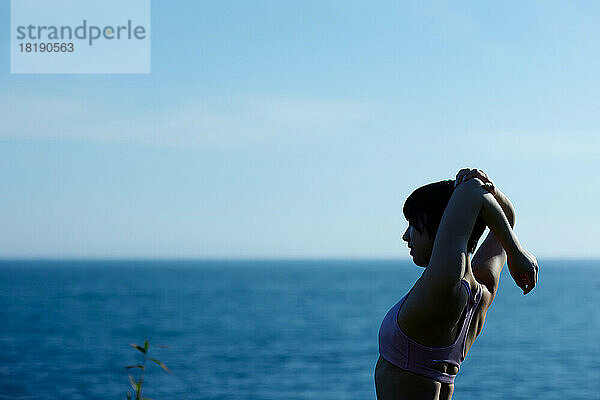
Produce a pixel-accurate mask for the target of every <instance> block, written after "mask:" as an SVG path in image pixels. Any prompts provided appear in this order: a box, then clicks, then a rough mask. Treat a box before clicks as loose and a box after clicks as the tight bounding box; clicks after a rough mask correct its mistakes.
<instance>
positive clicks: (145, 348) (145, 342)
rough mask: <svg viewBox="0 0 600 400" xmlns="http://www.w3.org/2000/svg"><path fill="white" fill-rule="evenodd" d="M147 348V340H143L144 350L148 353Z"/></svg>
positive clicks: (148, 345)
mask: <svg viewBox="0 0 600 400" xmlns="http://www.w3.org/2000/svg"><path fill="white" fill-rule="evenodd" d="M148 347H150V344H149V343H148V340H144V350H146V351H148ZM146 351H145V352H146ZM145 352H144V353H145Z"/></svg>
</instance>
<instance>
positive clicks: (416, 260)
mask: <svg viewBox="0 0 600 400" xmlns="http://www.w3.org/2000/svg"><path fill="white" fill-rule="evenodd" d="M411 256H412V259H413V262H414V263H415V265H416V266H417V267H421V268H425V267H427V263H426V262H423V260H420V259H418V258H416V257H415V256H414V255H413V254H411Z"/></svg>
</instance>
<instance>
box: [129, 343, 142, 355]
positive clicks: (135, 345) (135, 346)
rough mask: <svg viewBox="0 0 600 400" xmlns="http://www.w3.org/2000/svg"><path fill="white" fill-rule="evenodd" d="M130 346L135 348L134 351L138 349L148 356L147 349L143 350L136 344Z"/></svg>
mask: <svg viewBox="0 0 600 400" xmlns="http://www.w3.org/2000/svg"><path fill="white" fill-rule="evenodd" d="M130 346H131V347H133V348H134V349H138V350H139V351H141V352H142V353H144V354H146V349H144V348H142V347H140V346H138V345H137V344H135V343H131V344H130Z"/></svg>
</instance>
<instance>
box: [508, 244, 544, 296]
mask: <svg viewBox="0 0 600 400" xmlns="http://www.w3.org/2000/svg"><path fill="white" fill-rule="evenodd" d="M507 264H508V270H509V271H510V276H512V278H513V280H514V281H515V283H516V284H517V286H518V287H520V288H521V289H522V290H523V294H524V295H525V294H527V293H529V292H531V290H532V289H533V288H534V287H535V284H536V283H537V278H538V270H539V267H538V263H537V259H536V258H535V256H534V255H533V254H531V253H529V252H528V251H526V250H523V249H521V250H520V251H518V252H516V253H515V254H512V255H511V254H509V255H508V261H507Z"/></svg>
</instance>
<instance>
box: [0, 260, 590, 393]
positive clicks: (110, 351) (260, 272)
mask: <svg viewBox="0 0 600 400" xmlns="http://www.w3.org/2000/svg"><path fill="white" fill-rule="evenodd" d="M421 272H422V270H421V269H420V268H417V267H415V266H414V265H412V264H411V263H409V262H408V261H392V260H374V261H368V260H346V261H345V260H337V261H333V260H325V261H318V260H308V261H306V260H279V261H277V260H263V261H260V260H252V261H234V260H229V261H225V260H224V261H208V260H205V261H42V260H39V261H8V260H7V261H2V262H0V320H1V322H2V325H1V328H0V398H1V399H23V400H24V399H73V400H75V399H86V400H89V399H125V398H126V392H127V390H128V388H129V383H128V377H127V374H128V373H130V372H132V371H131V370H127V369H125V366H127V365H131V364H138V363H140V362H141V360H142V354H141V353H140V352H139V351H137V350H135V349H134V348H132V347H131V346H130V343H136V344H138V345H142V344H143V341H144V339H148V340H149V343H150V349H149V357H155V358H157V359H159V360H161V361H162V362H163V363H164V364H166V366H167V367H168V368H169V369H170V370H171V373H167V372H165V371H164V370H162V369H161V368H160V367H159V366H158V365H156V364H154V363H152V362H148V363H147V368H146V373H145V381H144V386H143V388H144V396H145V397H150V398H152V399H155V400H160V399H206V400H208V399H215V400H217V399H218V400H228V399H240V400H267V399H278V400H279V399H286V400H294V399H298V400H300V399H320V400H321V399H323V400H326V399H331V400H338V399H339V400H353V399H356V400H359V399H360V400H363V399H375V388H374V382H373V371H374V367H375V362H376V360H377V357H378V351H377V337H378V331H379V324H380V323H381V320H382V319H383V317H384V315H385V314H386V312H387V310H388V309H389V308H390V307H391V306H392V305H393V304H395V303H396V302H397V301H398V300H399V299H400V298H401V297H402V296H403V295H404V294H405V293H406V291H407V290H408V289H409V288H410V287H411V286H412V284H413V283H414V281H415V280H416V279H417V278H418V276H419V274H420V273H421ZM599 332H600V262H594V261H544V260H540V274H539V281H538V286H537V287H536V288H535V289H534V291H533V292H532V293H530V294H529V295H527V296H523V295H522V293H521V291H520V290H519V289H518V288H517V287H516V286H515V285H514V283H513V282H512V280H511V279H510V275H509V274H508V270H507V269H506V268H505V269H504V271H503V274H502V281H501V284H500V290H499V293H498V295H497V297H496V300H495V302H494V305H493V306H492V308H491V309H490V310H489V312H488V316H487V321H486V324H485V326H484V328H483V333H482V334H481V335H480V337H479V338H478V340H477V341H476V342H475V344H474V345H473V347H472V348H471V351H470V352H469V355H468V356H467V359H466V360H465V362H464V363H463V365H462V366H461V371H460V373H459V375H458V376H457V378H456V382H455V384H456V385H455V394H454V397H453V398H454V399H459V400H470V399H486V400H493V399H534V398H535V399H545V400H551V399H557V400H559V399H560V400H564V399H569V400H576V399H586V400H588V399H600V335H599ZM161 345H162V346H167V347H164V348H163V347H159V346H161Z"/></svg>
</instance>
